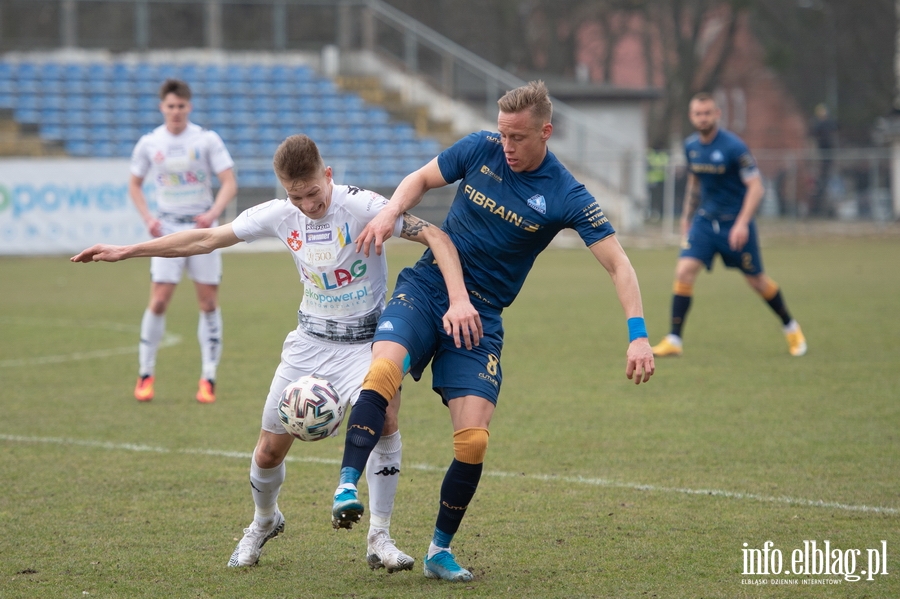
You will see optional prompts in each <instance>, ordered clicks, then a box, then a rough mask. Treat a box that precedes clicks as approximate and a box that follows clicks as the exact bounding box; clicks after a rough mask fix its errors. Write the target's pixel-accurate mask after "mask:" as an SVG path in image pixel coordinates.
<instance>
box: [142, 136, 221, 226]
mask: <svg viewBox="0 0 900 599" xmlns="http://www.w3.org/2000/svg"><path fill="white" fill-rule="evenodd" d="M233 166H234V161H233V160H232V159H231V155H230V154H229V153H228V150H227V149H226V148H225V144H224V142H222V138H221V137H219V135H218V134H217V133H216V132H215V131H210V130H208V129H204V128H203V127H200V126H199V125H195V124H194V123H188V124H187V127H186V128H185V130H184V131H182V132H181V133H179V134H178V135H172V133H170V132H169V130H168V129H166V126H165V125H160V126H159V127H157V128H156V129H154V130H153V131H151V132H150V133H148V134H146V135H144V136H142V137H141V139H140V140H138V142H137V145H136V146H135V147H134V151H133V152H132V153H131V174H132V175H135V176H136V177H141V178H142V179H145V178H146V177H147V176H148V174H149V173H151V171H152V174H153V178H152V180H151V181H152V183H153V184H154V187H155V194H154V199H155V200H156V205H157V209H158V211H159V212H161V213H167V214H175V215H179V216H195V215H197V214H201V213H203V212H206V211H207V210H209V208H210V206H212V205H213V201H214V198H213V193H212V178H213V175H215V174H217V173H221V172H222V171H224V170H227V169H229V168H232V167H233Z"/></svg>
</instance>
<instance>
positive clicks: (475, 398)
mask: <svg viewBox="0 0 900 599" xmlns="http://www.w3.org/2000/svg"><path fill="white" fill-rule="evenodd" d="M498 105H499V107H500V114H499V117H498V131H499V133H492V132H488V131H481V132H478V133H473V134H471V135H469V136H467V137H465V138H463V139H461V140H459V141H458V142H457V143H456V144H454V145H453V146H452V147H450V148H449V149H447V150H445V151H444V152H442V153H441V154H440V155H439V156H438V157H437V158H435V159H433V160H432V161H431V162H429V163H428V164H426V165H425V166H423V167H422V168H421V169H419V170H417V171H415V172H414V173H412V174H410V175H408V176H407V177H406V178H405V179H404V180H403V181H402V182H401V183H400V186H399V187H398V188H397V190H396V191H395V192H394V195H393V196H392V197H391V200H390V202H389V203H388V205H387V206H385V207H384V209H383V210H382V212H381V213H380V214H379V215H378V216H376V217H375V218H374V219H373V220H372V221H371V222H370V223H369V224H368V225H367V226H366V228H365V229H364V230H363V232H362V234H360V235H359V236H358V237H357V246H358V247H359V248H360V249H362V251H363V252H364V253H366V254H368V253H369V250H370V248H371V244H372V242H374V243H375V249H376V252H377V253H381V249H382V243H383V241H384V239H386V238H387V237H390V235H391V223H392V222H393V221H394V219H396V217H397V215H399V214H402V213H403V212H405V211H406V210H407V209H408V208H411V207H412V206H415V205H416V204H418V202H419V201H420V200H421V199H422V196H423V194H425V192H427V191H428V190H429V189H434V188H437V187H442V186H445V185H447V184H448V183H451V182H454V181H459V186H458V188H457V191H456V197H455V198H454V200H453V204H452V205H451V207H450V212H449V214H448V215H447V219H446V220H445V221H444V224H443V225H442V228H443V229H444V231H446V232H447V234H448V235H449V236H450V238H451V240H452V241H453V243H454V245H455V246H456V248H457V251H458V252H459V256H460V261H461V263H462V266H463V275H464V279H465V283H466V289H467V290H468V292H469V294H470V295H471V297H472V298H473V303H474V305H475V307H476V309H477V310H478V312H479V314H480V316H481V324H482V327H483V336H482V338H481V340H480V342H479V343H478V344H477V345H476V346H474V347H472V348H471V349H468V348H463V347H461V346H460V344H459V342H457V341H454V339H452V338H451V337H450V336H448V335H447V334H446V333H444V330H443V326H442V325H441V315H442V314H443V313H444V312H445V311H446V309H447V308H446V307H447V305H448V301H449V299H450V298H449V297H448V293H447V289H446V287H445V286H444V284H443V283H442V281H443V279H442V277H441V273H440V270H439V269H438V268H437V266H436V265H435V263H434V256H433V254H432V252H431V251H426V252H425V254H424V255H423V256H422V258H421V259H420V260H419V262H418V263H417V264H416V265H415V266H414V267H413V268H407V269H404V270H403V271H402V272H401V273H400V275H399V277H398V279H397V285H396V287H395V289H394V295H393V297H392V298H391V300H390V301H389V302H388V305H387V307H386V308H385V312H384V313H383V314H382V317H381V318H380V319H379V324H378V328H377V331H376V333H375V340H374V345H373V350H372V365H371V367H370V368H369V372H368V373H367V375H366V378H365V380H364V382H363V386H362V388H363V390H362V392H361V393H360V396H359V400H358V401H357V403H356V406H355V407H354V409H353V411H352V412H351V413H350V417H349V420H348V425H347V437H346V440H345V447H344V460H343V463H342V465H341V477H340V484H339V486H338V489H337V491H336V493H335V502H334V506H333V508H332V524H333V525H334V526H335V528H350V527H351V526H352V525H353V523H354V522H356V521H358V520H359V518H360V517H361V515H362V513H363V505H362V503H360V501H359V499H358V498H357V489H356V484H357V481H358V479H359V478H360V473H361V472H362V471H363V468H364V467H365V464H366V459H367V458H368V455H369V452H371V450H372V448H373V447H374V446H375V444H376V443H377V442H378V436H379V431H381V430H382V428H383V425H382V423H383V421H384V417H385V411H386V409H387V407H388V402H389V401H390V400H391V398H392V397H393V396H394V394H395V393H396V391H397V389H398V388H399V387H400V382H401V380H402V379H403V376H404V375H405V374H406V373H407V372H411V373H412V375H413V378H415V379H419V378H420V376H421V375H422V372H423V370H424V368H425V366H427V365H428V363H429V362H431V363H432V366H431V369H432V374H433V387H434V390H435V391H436V392H437V393H438V394H440V396H441V398H442V399H443V401H444V403H445V404H446V405H447V407H448V408H449V411H450V418H451V420H452V423H453V430H454V433H453V452H454V459H453V461H452V463H451V465H450V468H449V469H448V470H447V473H446V475H445V478H444V482H443V485H442V486H441V492H440V504H439V505H440V507H439V511H438V517H437V522H436V525H435V530H434V536H433V538H432V542H431V545H430V546H429V549H428V553H427V555H426V556H425V563H424V567H425V576H427V577H428V578H442V579H445V580H454V581H467V580H471V579H472V573H471V572H469V571H468V570H466V569H465V568H463V567H461V566H460V565H459V564H457V563H456V559H455V558H454V556H453V554H452V553H451V552H450V542H451V540H452V539H453V536H454V534H455V533H456V532H457V530H458V529H459V526H460V523H461V521H462V518H463V516H464V515H465V511H466V508H467V507H468V505H469V502H470V501H471V499H472V497H473V496H474V495H475V491H476V489H477V487H478V482H479V479H480V478H481V472H482V467H483V462H484V458H485V454H486V452H487V445H488V435H489V433H488V426H489V424H490V421H491V417H492V416H493V413H494V408H495V406H496V403H497V398H498V396H499V393H500V385H501V381H502V371H501V368H500V353H501V350H502V347H503V326H502V319H501V312H502V310H503V308H505V307H506V306H508V305H510V304H511V303H512V301H513V300H514V299H515V297H516V295H517V294H518V293H519V290H520V289H521V287H522V284H523V283H524V281H525V277H526V275H527V274H528V272H529V271H530V270H531V267H532V265H533V264H534V260H535V258H536V257H537V255H538V254H539V253H540V252H541V251H542V250H543V249H544V248H546V247H547V245H548V244H549V243H550V242H551V241H552V240H553V238H554V237H555V236H556V234H557V233H558V232H559V231H560V230H562V229H565V228H572V229H575V230H576V231H578V233H579V235H580V236H581V238H582V240H584V242H585V244H586V245H587V246H588V247H589V248H590V250H591V252H592V253H593V254H594V256H595V257H596V258H597V260H598V261H599V262H600V264H602V265H603V267H604V268H605V269H606V270H607V271H608V273H609V275H610V277H611V278H612V280H613V283H614V284H615V287H616V293H617V294H618V297H619V301H620V302H621V304H622V307H623V308H624V311H625V316H626V317H627V319H628V331H629V337H630V344H629V346H628V350H627V364H626V369H625V373H626V376H628V378H629V379H633V380H634V382H635V383H641V382H646V381H648V380H649V379H650V376H651V375H652V374H653V371H654V362H653V354H652V352H651V349H650V344H649V343H648V341H647V331H646V328H645V326H644V319H643V308H642V306H641V294H640V288H639V286H638V280H637V275H636V274H635V272H634V269H633V268H632V266H631V262H630V261H629V260H628V257H627V256H626V255H625V252H624V251H623V250H622V246H621V245H619V241H618V239H617V238H616V236H615V234H614V233H615V231H614V230H613V228H612V226H611V225H610V223H609V221H608V220H607V218H606V217H605V216H604V215H603V211H602V210H601V209H600V207H599V206H598V204H597V202H596V201H595V199H594V198H593V196H591V194H590V193H588V192H587V190H586V189H585V188H584V186H583V185H582V184H580V183H579V182H578V181H576V180H575V178H574V177H573V176H572V175H571V174H570V173H569V172H568V171H567V170H566V168H565V167H564V166H563V165H562V164H561V163H560V162H559V160H557V159H556V157H555V156H554V155H553V154H552V153H551V152H549V151H548V149H547V141H548V139H549V138H550V135H551V133H552V131H553V125H552V124H551V123H550V119H551V116H552V110H553V109H552V105H551V102H550V98H549V95H548V92H547V88H546V86H545V85H544V83H543V82H541V81H534V82H531V83H529V84H528V85H525V86H523V87H520V88H517V89H514V90H512V91H510V92H507V94H506V95H504V96H503V97H502V98H501V99H500V100H499V101H498Z"/></svg>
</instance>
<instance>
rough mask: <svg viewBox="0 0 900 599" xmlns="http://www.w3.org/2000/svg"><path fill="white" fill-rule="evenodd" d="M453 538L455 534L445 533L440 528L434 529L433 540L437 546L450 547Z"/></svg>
mask: <svg viewBox="0 0 900 599" xmlns="http://www.w3.org/2000/svg"><path fill="white" fill-rule="evenodd" d="M452 540H453V535H451V534H447V533H445V532H444V531H443V530H441V529H440V528H435V529H434V536H433V537H432V538H431V542H432V543H434V544H435V546H436V547H441V548H443V549H449V548H450V542H451V541H452Z"/></svg>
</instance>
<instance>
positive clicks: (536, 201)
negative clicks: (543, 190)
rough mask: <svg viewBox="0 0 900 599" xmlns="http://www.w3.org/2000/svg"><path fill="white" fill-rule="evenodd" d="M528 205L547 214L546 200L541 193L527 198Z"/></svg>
mask: <svg viewBox="0 0 900 599" xmlns="http://www.w3.org/2000/svg"><path fill="white" fill-rule="evenodd" d="M528 205H529V206H530V207H531V208H532V209H534V210H537V211H538V212H540V213H541V214H547V200H545V199H544V196H542V195H541V194H537V195H535V196H531V197H530V198H528Z"/></svg>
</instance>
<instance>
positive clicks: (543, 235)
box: [415, 131, 615, 308]
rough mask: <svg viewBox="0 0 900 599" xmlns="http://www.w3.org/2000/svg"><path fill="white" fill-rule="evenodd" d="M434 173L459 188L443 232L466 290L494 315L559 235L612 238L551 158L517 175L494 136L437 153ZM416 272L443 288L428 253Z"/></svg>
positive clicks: (586, 197)
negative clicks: (455, 255) (454, 253)
mask: <svg viewBox="0 0 900 599" xmlns="http://www.w3.org/2000/svg"><path fill="white" fill-rule="evenodd" d="M438 167H439V168H440V170H441V175H442V176H443V178H444V180H445V181H447V182H448V183H453V182H455V181H459V186H458V187H457V190H456V196H455V197H454V199H453V203H452V205H451V206H450V211H449V213H448V214H447V218H446V220H445V221H444V223H443V225H442V226H441V228H442V229H443V230H444V231H446V232H447V234H448V235H449V236H450V238H451V240H452V241H453V243H454V245H456V248H457V250H458V252H459V256H460V261H461V262H462V266H463V273H464V277H465V282H466V287H467V288H468V289H469V291H470V292H472V293H473V294H475V295H477V296H480V299H482V300H484V301H486V302H488V303H489V304H491V305H494V306H496V307H498V308H504V307H506V306H508V305H510V304H511V303H512V301H513V300H514V299H515V298H516V295H518V293H519V291H520V290H521V288H522V285H523V284H524V282H525V277H526V276H527V275H528V272H529V271H530V270H531V267H532V266H533V265H534V261H535V259H536V258H537V255H538V254H539V253H540V252H541V251H543V250H544V249H545V248H546V247H547V245H549V244H550V242H551V241H552V240H553V238H554V237H555V236H556V235H557V233H559V232H560V231H561V230H563V229H566V228H571V229H574V230H575V231H577V232H578V234H579V235H580V236H581V239H582V240H583V241H584V243H585V245H588V246H591V245H593V244H594V243H596V242H598V241H600V240H601V239H604V238H605V237H607V236H609V235H612V234H613V233H615V231H614V229H613V227H612V225H611V224H610V223H609V220H608V219H607V218H606V216H605V215H604V214H603V210H601V208H600V206H599V205H598V204H597V201H596V200H595V199H594V197H593V196H592V195H591V194H590V193H588V191H587V190H586V189H585V187H584V185H582V184H581V183H579V182H578V181H576V180H575V178H574V177H573V176H572V174H571V173H569V171H568V170H567V169H566V168H565V167H564V166H563V165H562V163H561V162H560V161H559V160H558V159H557V158H556V156H554V155H553V153H552V152H549V151H548V152H547V156H546V157H545V158H544V161H543V162H542V163H541V165H540V166H539V167H538V168H537V169H536V170H534V171H529V172H521V173H515V172H513V171H512V170H511V169H510V168H509V167H508V166H507V164H506V157H505V156H504V154H503V146H502V145H501V143H500V134H499V133H492V132H489V131H481V132H479V133H473V134H471V135H468V136H466V137H464V138H462V139H461V140H459V141H458V142H456V143H455V144H454V145H453V146H452V147H450V148H448V149H446V150H444V151H443V152H441V154H440V155H439V156H438ZM415 268H416V269H417V270H420V271H424V272H422V274H423V275H425V276H427V277H428V278H429V280H431V281H432V283H434V284H435V285H437V286H439V288H444V280H443V278H442V277H441V274H440V272H439V271H438V269H437V266H436V264H435V263H434V258H433V256H432V254H431V251H430V250H428V251H426V252H425V255H424V256H422V259H421V260H419V262H418V263H417V264H416V266H415Z"/></svg>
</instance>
